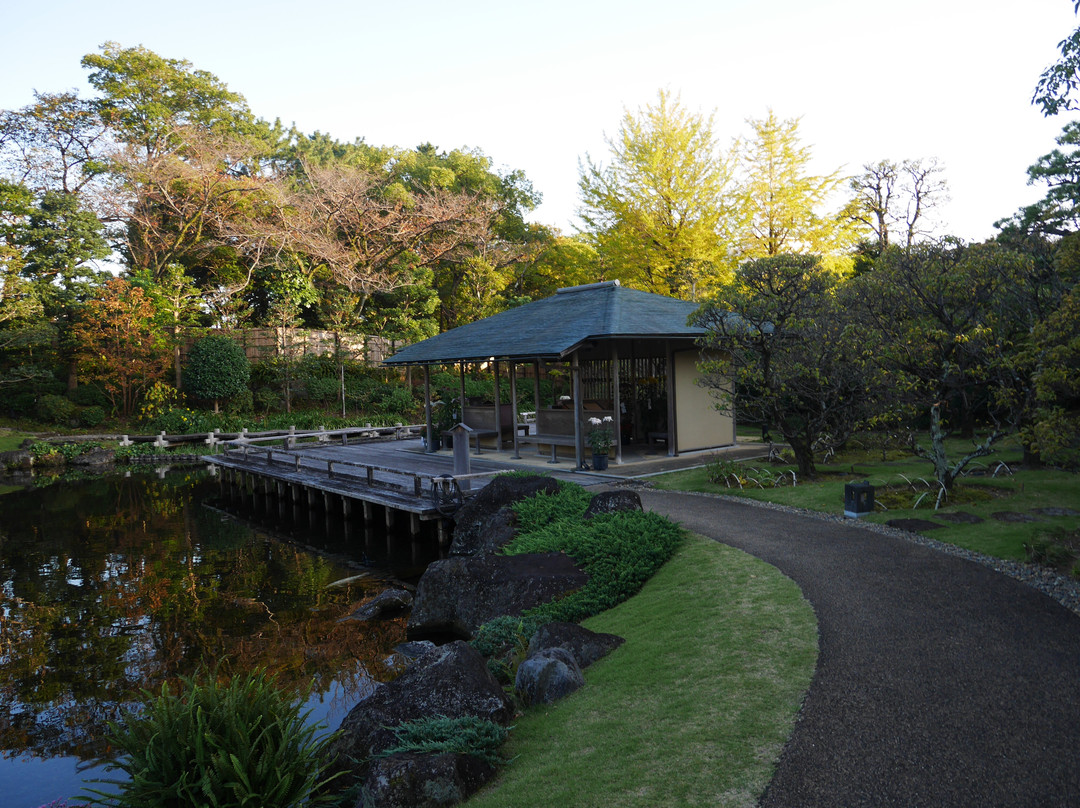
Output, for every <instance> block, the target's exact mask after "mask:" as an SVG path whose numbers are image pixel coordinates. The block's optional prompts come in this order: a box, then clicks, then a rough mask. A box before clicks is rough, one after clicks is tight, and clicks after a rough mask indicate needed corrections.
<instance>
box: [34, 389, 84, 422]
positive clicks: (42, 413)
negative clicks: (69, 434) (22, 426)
mask: <svg viewBox="0 0 1080 808" xmlns="http://www.w3.org/2000/svg"><path fill="white" fill-rule="evenodd" d="M36 414H37V417H38V418H40V419H41V420H42V421H45V422H46V423H49V424H59V425H63V426H68V425H70V423H71V419H72V418H73V417H74V416H75V403H74V402H72V401H71V400H70V399H68V398H67V397H65V396H57V395H53V394H51V393H50V394H48V395H44V396H42V397H41V398H40V399H38V402H37V413H36Z"/></svg>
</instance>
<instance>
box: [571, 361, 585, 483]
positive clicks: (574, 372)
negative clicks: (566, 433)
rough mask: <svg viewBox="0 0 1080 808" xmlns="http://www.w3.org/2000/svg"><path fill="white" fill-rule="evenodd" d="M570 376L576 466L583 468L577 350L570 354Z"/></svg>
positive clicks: (579, 368)
mask: <svg viewBox="0 0 1080 808" xmlns="http://www.w3.org/2000/svg"><path fill="white" fill-rule="evenodd" d="M570 377H571V379H572V382H573V384H572V392H573V395H574V458H575V460H576V461H577V466H576V468H581V467H582V466H583V465H584V464H585V458H584V457H583V454H582V448H581V365H580V364H579V363H578V352H577V351H574V353H573V354H571V355H570Z"/></svg>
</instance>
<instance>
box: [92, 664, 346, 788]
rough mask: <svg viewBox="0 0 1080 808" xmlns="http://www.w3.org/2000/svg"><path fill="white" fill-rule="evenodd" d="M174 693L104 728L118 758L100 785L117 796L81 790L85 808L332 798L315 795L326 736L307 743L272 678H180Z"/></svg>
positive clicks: (296, 713) (293, 706)
mask: <svg viewBox="0 0 1080 808" xmlns="http://www.w3.org/2000/svg"><path fill="white" fill-rule="evenodd" d="M181 681H182V688H181V689H180V691H179V692H177V693H174V692H172V691H171V690H170V689H169V688H168V686H163V687H162V690H161V695H160V696H156V697H155V696H152V695H151V694H150V693H146V694H145V697H146V701H145V704H144V705H143V707H142V710H141V711H139V712H135V713H131V714H129V715H128V716H127V717H126V718H125V719H124V720H122V721H121V722H120V723H119V724H111V725H110V729H111V736H110V739H109V740H110V742H111V743H112V744H113V745H114V746H115V747H116V748H117V749H119V750H120V751H121V752H122V753H123V757H121V759H120V760H119V761H118V762H115V763H112V764H110V766H109V769H110V770H113V769H120V770H121V771H123V772H124V773H126V774H127V775H128V777H129V778H130V779H111V780H110V779H103V780H98V781H96V782H101V783H107V784H109V785H111V786H114V787H116V788H117V789H118V793H116V794H109V793H106V792H104V791H99V790H95V789H88V790H89V791H90V793H91V795H92V796H90V797H89V798H88V799H89V800H90V802H91V803H92V804H94V805H107V806H113V807H114V808H202V806H211V805H212V806H217V808H241V806H245V807H248V806H258V808H293V806H310V805H316V804H325V803H328V802H331V801H333V800H335V799H336V797H335V796H333V795H326V794H322V793H320V790H321V787H322V786H323V785H325V784H326V783H327V782H328V781H329V779H330V778H327V776H326V771H327V763H326V762H325V760H324V759H323V757H322V755H323V752H324V750H325V749H326V747H327V745H328V744H329V743H330V741H331V740H332V739H333V736H330V737H326V738H322V739H316V737H315V734H316V731H317V728H316V727H314V726H308V725H306V724H305V718H306V714H305V713H302V712H301V711H300V703H299V702H298V701H295V700H290V698H289V697H287V696H286V695H285V694H284V693H282V692H281V691H280V690H279V689H278V686H277V682H276V680H275V678H274V677H273V676H269V675H267V674H266V672H265V671H256V672H254V673H249V674H246V675H242V676H236V677H233V678H232V679H230V680H228V681H226V682H224V683H222V682H218V681H217V679H216V678H215V677H214V676H212V675H210V676H207V677H206V678H204V679H202V680H198V679H196V678H182V679H181Z"/></svg>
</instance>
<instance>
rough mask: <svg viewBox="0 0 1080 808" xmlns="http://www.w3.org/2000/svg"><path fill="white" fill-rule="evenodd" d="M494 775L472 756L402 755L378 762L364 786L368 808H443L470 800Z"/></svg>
mask: <svg viewBox="0 0 1080 808" xmlns="http://www.w3.org/2000/svg"><path fill="white" fill-rule="evenodd" d="M494 773H495V767H494V766H492V765H491V764H490V763H487V762H486V761H483V760H480V759H479V758H476V757H473V756H471V755H458V754H453V753H450V752H446V753H444V754H440V755H435V754H431V755H421V754H414V753H411V752H399V753H397V754H394V755H389V756H387V757H384V758H377V759H376V760H375V761H373V762H372V764H371V772H370V774H369V775H368V779H367V782H366V783H365V784H364V785H365V791H366V792H367V797H368V800H369V801H368V802H367V803H365V806H367V807H369V808H442V806H446V805H456V804H457V803H459V802H462V801H463V800H465V799H467V798H468V797H469V796H470V795H471V794H473V793H474V792H475V791H476V790H477V789H479V788H480V786H482V785H483V784H484V783H486V782H487V781H488V780H489V779H491V776H492V775H493V774H494Z"/></svg>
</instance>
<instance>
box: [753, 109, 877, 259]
mask: <svg viewBox="0 0 1080 808" xmlns="http://www.w3.org/2000/svg"><path fill="white" fill-rule="evenodd" d="M747 122H748V123H749V124H750V127H751V128H752V129H753V136H752V137H751V138H750V139H749V140H746V141H741V142H739V143H737V144H736V147H735V152H736V156H737V181H736V182H737V190H736V193H735V199H734V207H735V209H736V210H737V211H739V215H740V217H741V218H740V221H739V227H738V237H737V239H736V244H735V254H736V256H737V257H738V259H739V260H747V259H752V258H763V257H765V256H773V255H780V254H782V253H792V254H800V255H820V256H822V258H823V263H822V266H823V267H826V268H827V267H829V266H835V267H836V268H840V267H841V266H844V267H846V266H848V265H850V259H846V258H842V257H843V256H846V253H847V252H848V251H849V250H850V248H851V247H852V246H853V245H854V243H855V240H856V236H857V234H856V231H855V228H854V226H853V222H852V216H851V205H850V204H849V205H847V206H846V207H845V208H844V209H843V210H841V211H838V212H829V211H827V210H826V209H825V208H826V206H827V205H828V204H829V203H830V201H831V200H832V197H833V195H834V194H835V193H836V192H837V191H839V189H840V188H842V187H843V186H844V184H845V183H846V182H847V180H846V178H845V177H843V176H841V175H840V172H839V171H834V172H833V173H832V174H828V175H826V176H816V175H813V174H809V173H807V169H808V167H809V165H810V159H811V154H810V148H809V147H808V146H803V145H801V144H800V142H799V133H798V129H799V119H798V118H791V119H788V120H783V121H782V120H780V119H778V118H777V117H776V115H775V113H773V111H772V110H769V114H768V115H767V116H766V117H765V118H764V119H761V120H755V119H750V120H748V121H747Z"/></svg>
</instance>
